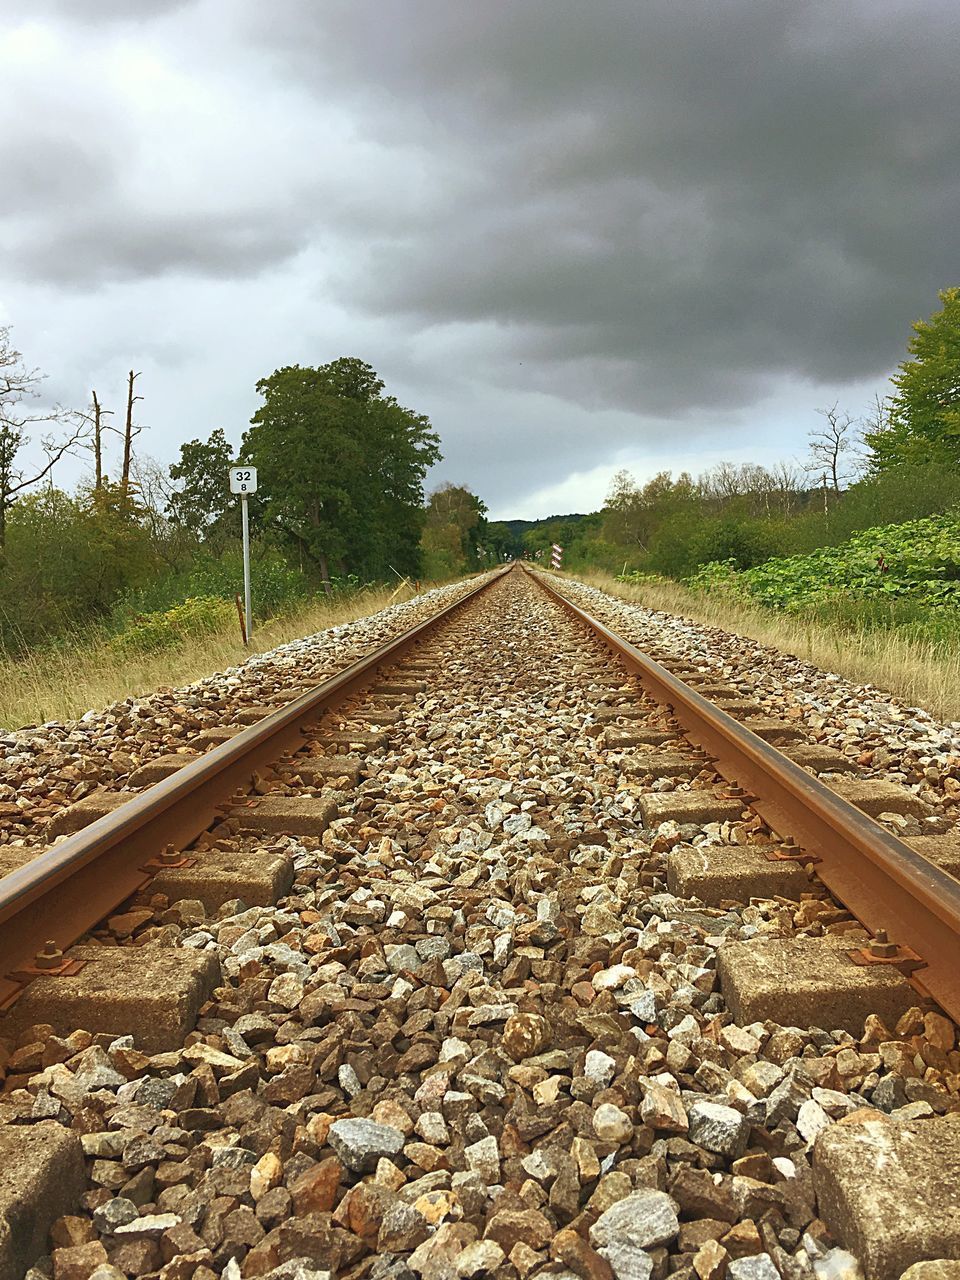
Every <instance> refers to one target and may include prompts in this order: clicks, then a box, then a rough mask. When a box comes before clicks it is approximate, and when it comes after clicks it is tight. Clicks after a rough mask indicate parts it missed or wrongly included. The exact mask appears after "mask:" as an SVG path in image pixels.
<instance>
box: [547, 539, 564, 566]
mask: <svg viewBox="0 0 960 1280" xmlns="http://www.w3.org/2000/svg"><path fill="white" fill-rule="evenodd" d="M562 564H563V547H561V546H558V545H557V543H556V542H554V543H552V544H551V546H550V568H551V569H559V568H560V566H561V565H562Z"/></svg>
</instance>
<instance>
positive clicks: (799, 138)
mask: <svg viewBox="0 0 960 1280" xmlns="http://www.w3.org/2000/svg"><path fill="white" fill-rule="evenodd" d="M18 19H19V20H20V21H21V22H22V23H23V24H25V25H24V26H23V30H24V31H26V32H27V33H28V34H27V36H23V39H24V41H25V48H26V50H27V55H28V56H27V57H26V58H25V59H24V58H20V59H18V60H16V61H15V63H14V64H12V70H13V73H14V74H15V75H16V76H17V77H18V79H17V81H16V84H15V85H14V87H13V88H11V89H10V90H8V92H9V93H10V95H11V97H10V104H11V105H10V110H15V111H16V112H17V119H18V127H17V129H16V130H10V131H8V132H7V133H6V134H5V137H4V141H3V143H2V144H0V171H2V172H4V174H5V201H4V205H3V208H2V210H0V235H2V237H3V248H4V251H5V252H4V263H5V265H4V267H3V279H2V280H0V285H2V284H3V283H6V285H7V292H8V293H10V289H11V286H14V291H13V294H12V295H11V297H12V298H13V301H14V302H16V303H17V305H18V306H19V308H20V310H19V311H18V312H16V313H15V312H14V311H13V310H11V313H10V315H9V316H6V317H5V318H7V319H11V320H13V321H15V322H16V323H17V324H18V335H17V336H18V340H19V341H20V343H21V345H22V346H24V347H25V348H26V347H28V346H29V343H28V341H27V339H28V338H29V337H30V335H31V331H32V332H34V333H35V334H36V335H37V337H38V339H43V340H44V341H46V340H47V339H48V338H49V341H50V342H51V343H52V344H53V345H52V347H51V348H50V349H47V348H45V347H43V346H42V345H41V351H42V354H43V359H44V362H45V364H46V366H47V367H48V368H51V366H57V365H60V366H62V367H64V368H67V369H74V368H79V369H93V368H99V367H100V362H101V361H102V360H103V359H104V358H105V357H104V355H103V353H104V352H107V351H109V349H110V346H111V344H113V345H115V346H116V347H117V348H118V349H124V348H125V346H132V347H134V349H135V350H140V351H143V352H145V353H151V366H150V376H151V378H152V379H154V381H155V382H161V383H162V380H163V379H164V378H167V379H168V380H169V387H168V388H167V390H166V391H164V390H162V389H161V388H157V389H156V390H155V391H154V395H155V396H156V397H157V402H158V403H157V404H156V412H155V414H154V417H153V421H154V423H155V424H156V425H155V428H154V431H155V435H154V437H153V441H154V442H156V441H158V440H160V439H161V438H164V439H166V440H167V443H166V444H165V445H164V449H165V450H166V452H167V453H168V454H172V453H175V452H176V446H177V444H178V443H179V441H180V440H181V439H184V438H187V437H189V436H192V435H197V434H205V433H206V432H207V431H208V430H209V429H210V426H211V423H210V421H209V418H210V415H211V413H213V412H214V411H216V412H219V408H218V406H219V404H220V403H221V402H223V403H224V404H226V405H228V406H229V413H230V416H231V420H232V421H233V422H234V423H235V424H238V429H239V425H240V424H242V423H243V421H244V420H245V418H246V417H248V416H249V413H250V411H251V409H252V407H253V399H252V385H253V383H254V381H255V379H256V377H258V376H260V375H261V374H262V373H264V372H265V371H267V369H266V365H267V364H268V363H269V362H270V361H274V362H276V363H283V362H287V361H288V360H293V359H298V360H301V361H303V360H311V361H321V360H324V359H330V358H333V357H335V356H337V355H339V354H342V353H344V352H356V353H357V354H360V355H362V356H363V357H364V358H366V359H369V360H370V361H371V363H373V364H375V365H376V366H377V367H378V368H379V369H380V371H381V372H382V373H383V374H384V376H385V377H386V378H387V380H388V383H389V384H390V385H391V387H393V386H394V384H396V385H397V388H398V392H399V393H400V394H401V398H403V399H405V400H406V401H407V402H408V403H411V404H413V405H415V406H416V407H417V408H422V409H424V410H426V411H428V412H432V413H433V416H434V418H435V420H436V423H437V425H438V427H439V428H440V430H441V433H442V434H443V437H444V442H445V448H446V452H447V453H448V456H449V463H448V466H447V468H446V469H445V470H444V471H443V472H441V478H442V477H444V476H445V475H447V474H449V475H450V476H451V477H452V478H455V479H458V480H466V481H468V482H469V481H470V478H471V476H476V477H477V483H478V486H480V485H483V486H484V487H485V492H486V494H487V496H488V497H491V498H494V499H495V498H496V496H497V493H501V494H506V493H510V494H511V495H515V496H516V497H517V498H518V499H519V498H520V497H521V496H522V495H523V494H524V493H530V492H532V491H533V490H535V489H540V488H544V487H548V486H549V485H550V484H557V483H560V482H561V481H563V479H564V478H565V477H566V476H568V475H569V474H570V473H571V472H574V471H578V470H579V471H589V470H590V469H591V468H593V467H595V466H597V465H598V464H609V465H610V466H611V467H612V466H613V465H614V464H615V463H616V461H618V460H619V459H621V458H622V457H623V455H624V453H625V452H629V451H631V450H632V455H631V456H634V457H638V456H641V455H642V456H643V457H647V458H649V459H650V465H651V466H653V465H655V462H656V459H657V458H659V457H660V456H661V454H662V452H663V437H664V432H665V431H667V430H668V429H669V427H668V424H669V423H673V424H674V427H673V431H674V434H675V436H676V439H677V440H678V441H679V440H682V441H683V442H684V443H685V445H686V447H688V448H689V449H691V450H693V451H694V452H696V451H697V450H703V451H709V450H711V449H714V450H715V449H717V448H721V449H722V448H723V447H726V445H727V444H728V443H731V442H737V441H740V442H741V443H742V441H743V439H744V438H745V437H746V436H747V435H748V434H749V431H750V430H751V425H750V424H751V422H753V423H754V425H753V427H752V430H753V432H754V435H755V439H756V447H757V449H758V450H759V449H762V448H766V447H767V446H768V444H769V440H768V439H767V438H766V437H765V435H764V432H765V430H766V428H765V427H764V426H763V425H762V424H760V425H757V414H758V412H759V409H758V406H760V405H763V406H766V407H765V408H764V410H763V412H764V413H765V414H766V413H768V412H769V406H770V405H779V406H780V409H779V410H778V411H777V412H775V413H774V414H773V417H772V419H769V420H773V421H776V422H777V423H778V424H779V425H777V426H776V427H775V428H771V430H773V431H775V434H776V436H777V438H778V440H779V439H782V441H783V451H784V452H791V451H792V452H797V451H798V444H799V443H800V442H801V441H802V434H803V428H802V427H800V426H798V423H799V421H800V419H799V414H800V413H801V412H803V413H809V412H811V410H810V404H811V403H812V404H814V405H815V404H816V403H818V402H821V401H825V400H832V399H833V398H834V397H835V396H836V395H837V394H842V393H843V389H844V387H845V386H849V387H851V388H853V387H857V388H859V390H858V392H857V394H860V393H861V392H862V389H863V386H864V385H865V384H867V383H869V382H870V380H876V382H877V384H879V383H880V382H881V380H882V379H883V378H884V377H885V375H886V374H887V373H888V372H889V370H890V368H891V367H892V366H893V365H894V364H895V363H896V362H897V361H898V360H899V359H901V358H902V355H903V352H904V348H905V341H906V337H907V335H908V333H909V325H910V323H911V321H912V320H914V319H915V318H917V317H918V316H921V315H925V314H928V313H929V312H930V311H931V310H932V309H933V307H934V305H935V301H936V299H935V295H936V290H937V289H938V288H941V287H943V286H945V285H947V284H951V283H956V282H957V281H956V274H955V273H956V263H957V259H956V230H955V223H956V209H957V206H958V197H960V132H958V131H957V129H956V119H957V117H958V109H960V81H958V77H957V76H956V72H955V51H956V48H957V47H958V37H960V10H958V9H957V7H956V6H955V5H954V4H952V3H948V0H918V2H917V3H910V4H908V3H905V2H904V0H851V3H848V4H845V5H843V6H839V5H837V4H836V3H834V0H808V2H807V3H804V4H802V5H770V4H768V3H766V2H765V0H725V3H724V4H723V5H708V4H703V5H678V4H676V3H675V0H673V2H668V0H648V3H645V4H643V5H638V4H636V3H635V0H599V2H598V3H595V4H592V5H584V4H582V3H580V2H579V0H524V2H523V3H522V4H519V3H516V2H515V0H484V3H483V4H476V3H473V0H324V3H323V4H316V3H314V2H313V0H275V2H274V3H272V4H270V5H264V4H262V3H259V2H256V0H145V3H143V4H138V5H137V6H130V5H128V4H123V3H120V0H84V2H83V3H82V4H73V3H70V4H67V3H66V0H31V3H30V4H27V3H26V0H16V2H15V3H14V5H13V6H12V7H11V8H10V9H9V16H8V17H6V18H5V22H12V23H14V24H15V23H16V20H18ZM36 30H40V31H41V34H42V36H43V39H39V42H38V39H37V38H36V35H35V33H36ZM31 33H33V34H31ZM45 41H46V42H45ZM31 42H32V43H31ZM31 57H33V58H34V59H35V61H34V62H33V63H31V61H30V58H31ZM31 67H33V68H34V69H33V70H32V71H31ZM24 68H25V69H24ZM2 92H3V90H2V88H0V93H2ZM118 291H119V292H118ZM58 297H59V298H61V299H66V298H68V297H71V298H73V299H75V300H76V301H77V303H78V304H79V303H83V304H85V305H86V306H87V308H88V310H89V311H90V312H91V314H92V313H93V312H95V313H96V323H94V324H91V325H90V333H89V334H87V333H84V332H71V331H69V330H68V329H67V328H65V327H63V326H61V327H59V328H57V329H56V331H55V332H54V330H53V329H51V327H50V325H49V322H48V318H47V317H48V315H49V312H44V309H45V308H48V307H50V306H54V307H55V306H56V300H57V298H58ZM158 297H159V298H160V301H159V302H158V301H157V298H158ZM41 298H42V299H43V302H42V305H41V303H40V301H39V299H41ZM118 298H122V304H123V305H122V306H121V307H119V308H118V306H117V299H118ZM33 299H36V301H32V300H33ZM10 305H11V307H12V305H13V303H12V302H11V304H10ZM228 310H229V312H230V316H231V320H233V318H234V316H235V315H238V314H239V315H240V316H242V317H243V323H242V324H240V322H239V321H236V322H234V323H231V324H223V323H221V322H219V317H220V316H221V315H224V314H225V313H226V311H228ZM80 311H81V313H82V311H83V307H80ZM41 313H43V314H41ZM131 315H132V316H133V317H134V319H133V320H131V319H130V316H131ZM0 318H4V317H0ZM201 319H202V321H203V323H201ZM22 322H25V324H26V333H25V334H24V333H23V332H21V331H20V330H19V326H20V325H21V323H22ZM191 350H192V351H193V357H192V359H191V358H190V355H189V353H190V351H191ZM164 351H167V352H170V353H176V357H177V358H176V359H173V358H172V357H171V359H170V361H165V360H164V357H163V354H162V353H163V352H164ZM38 358H39V357H38ZM130 358H132V354H131V357H129V358H128V357H127V356H123V357H122V361H123V363H124V364H126V363H128V360H129V359H130ZM204 365H206V366H207V367H208V368H213V369H216V370H217V371H218V376H220V377H223V378H235V379H236V384H235V386H231V387H230V388H229V389H227V388H224V389H223V390H222V392H221V393H220V394H219V395H218V396H216V397H214V396H212V395H208V394H207V390H206V388H205V389H204V395H201V396H191V395H190V391H189V380H190V378H193V379H195V380H197V381H202V380H204V373H203V368H204ZM98 376H99V375H98ZM184 379H186V380H187V384H188V385H187V387H186V389H185V388H184ZM57 384H58V390H59V387H60V379H58V380H57ZM798 388H806V391H805V392H804V394H803V395H802V396H801V395H800V394H799V392H798ZM174 389H175V390H174ZM184 390H186V393H185V394H184ZM204 396H206V399H205V398H204ZM801 402H802V409H800V408H797V407H796V406H798V405H800V404H801ZM167 403H170V404H174V403H175V404H176V405H177V412H176V415H173V414H171V416H170V424H169V427H168V429H167V433H166V436H164V435H163V430H164V429H163V427H162V420H163V409H164V405H165V404H167ZM182 405H185V406H187V407H186V409H181V406H182ZM854 407H855V408H856V407H857V406H854ZM791 412H792V413H793V414H794V416H793V417H791V416H790V415H791ZM191 414H193V415H194V417H192V418H191V416H190V415H191ZM784 424H786V425H784ZM153 447H156V444H155V443H154V444H153ZM161 451H163V450H161ZM692 465H694V466H695V465H696V463H695V462H694V463H693V464H692Z"/></svg>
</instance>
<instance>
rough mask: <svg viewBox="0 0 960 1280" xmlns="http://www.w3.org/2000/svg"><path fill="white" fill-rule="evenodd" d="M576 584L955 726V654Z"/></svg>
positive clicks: (723, 607)
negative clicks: (790, 657) (759, 647)
mask: <svg viewBox="0 0 960 1280" xmlns="http://www.w3.org/2000/svg"><path fill="white" fill-rule="evenodd" d="M577 580H578V581H580V582H585V583H587V584H588V585H589V586H592V587H598V588H599V589H600V590H601V591H606V592H609V594H610V595H613V596H618V597H619V598H620V599H621V600H628V601H630V602H631V603H633V604H640V605H643V606H645V607H646V608H648V609H659V610H662V611H663V612H665V613H675V614H679V615H680V616H681V617H684V618H689V619H691V621H693V622H699V623H703V624H705V625H707V626H711V627H722V628H723V629H724V630H725V631H733V632H736V633H737V634H738V635H742V636H749V637H750V639H752V640H759V641H760V643H761V644H767V645H770V646H771V648H773V649H779V650H780V652H781V653H789V654H795V655H796V656H797V657H798V658H802V659H803V660H804V661H805V662H809V663H812V664H813V665H814V666H815V667H820V668H822V669H823V670H826V671H833V672H836V673H837V674H838V675H841V676H845V677H846V678H847V679H848V680H853V681H856V682H862V683H870V684H874V685H876V686H877V687H878V688H880V689H885V690H886V691H887V692H889V693H892V694H893V695H894V696H895V697H897V698H900V699H902V700H903V701H904V702H906V703H908V704H909V705H910V706H912V707H922V708H924V710H926V711H929V712H930V714H931V715H934V716H937V717H938V718H939V719H942V720H951V721H958V720H960V648H958V647H954V646H952V645H949V644H944V643H942V642H937V641H929V640H917V639H915V638H912V637H910V636H905V635H901V634H898V633H897V632H896V631H893V630H886V631H884V630H878V629H869V628H859V629H851V628H844V627H839V626H829V625H827V624H825V623H821V622H812V621H806V620H804V619H803V618H802V617H794V616H790V615H787V614H781V613H772V612H770V611H767V610H764V609H760V608H758V607H756V606H751V605H749V604H742V603H739V602H737V601H735V600H730V599H725V598H722V597H719V596H710V595H704V594H701V593H699V592H695V591H690V590H689V589H688V588H686V587H683V586H681V585H680V584H679V583H676V582H667V581H659V582H644V583H639V584H636V585H633V584H631V583H626V582H618V581H617V580H616V578H613V577H611V576H610V575H609V574H605V573H588V574H584V575H582V576H579V577H578V579H577Z"/></svg>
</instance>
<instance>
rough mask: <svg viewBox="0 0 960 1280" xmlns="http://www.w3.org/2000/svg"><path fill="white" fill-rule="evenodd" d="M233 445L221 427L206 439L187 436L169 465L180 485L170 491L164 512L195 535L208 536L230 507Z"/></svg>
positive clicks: (221, 521)
mask: <svg viewBox="0 0 960 1280" xmlns="http://www.w3.org/2000/svg"><path fill="white" fill-rule="evenodd" d="M232 465H233V448H232V446H231V444H230V442H229V440H228V439H227V437H226V436H225V435H224V433H223V429H222V428H221V427H217V428H216V430H215V431H213V432H211V434H210V438H209V439H208V440H189V441H187V443H186V444H182V445H181V446H180V461H179V462H175V463H174V464H173V466H172V467H171V468H170V479H171V480H173V481H174V482H175V483H176V484H177V485H178V486H179V487H178V488H177V489H176V490H175V491H174V492H173V493H172V494H171V495H170V500H169V502H168V503H167V514H168V515H169V516H170V519H171V520H173V521H174V522H175V523H176V524H179V525H181V526H182V527H183V528H184V529H188V530H189V531H190V532H191V533H192V534H194V535H195V536H196V537H198V538H201V537H209V535H210V534H211V532H212V531H214V530H217V529H221V530H222V528H223V525H224V523H225V516H226V514H227V511H228V510H229V508H230V507H231V505H232V504H231V499H230V487H229V481H228V477H227V472H228V469H229V468H230V467H231V466H232Z"/></svg>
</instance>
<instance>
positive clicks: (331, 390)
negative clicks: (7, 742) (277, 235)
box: [0, 330, 488, 652]
mask: <svg viewBox="0 0 960 1280" xmlns="http://www.w3.org/2000/svg"><path fill="white" fill-rule="evenodd" d="M140 376H141V375H140V374H138V373H137V372H135V371H134V370H131V371H130V373H129V374H128V376H127V378H126V386H125V392H126V394H125V407H124V411H123V413H122V415H121V417H120V421H119V423H118V424H117V425H114V422H113V421H111V418H112V417H113V415H112V414H111V412H110V411H109V410H108V409H106V408H105V407H104V404H103V403H102V400H101V397H100V396H99V395H98V394H97V392H96V391H94V392H93V393H92V396H91V403H90V405H89V407H88V408H85V409H84V410H82V411H72V410H69V409H65V408H64V407H62V406H59V405H58V406H54V407H53V408H47V409H42V408H41V409H36V407H35V406H37V405H41V404H42V401H41V398H40V393H41V375H40V374H39V373H38V372H37V371H35V370H32V369H30V368H28V367H27V365H26V364H25V362H24V360H23V358H22V356H21V355H20V353H19V352H18V351H17V350H16V349H15V348H14V347H13V344H12V341H11V336H10V332H9V330H0V646H2V647H3V648H4V649H6V650H7V651H14V652H16V651H22V650H24V649H26V648H29V647H30V646H31V645H33V644H36V643H37V642H39V641H49V640H50V639H51V638H56V637H58V636H63V635H64V634H68V633H71V632H75V631H77V630H78V629H82V628H84V627H85V626H88V625H90V624H95V625H105V626H107V627H108V628H109V627H115V626H121V625H123V622H124V620H125V619H128V618H130V617H131V616H134V615H136V614H138V613H144V612H149V611H151V610H160V609H166V608H169V607H171V606H173V605H176V604H178V603H180V602H181V601H182V600H183V599H185V598H187V597H190V596H196V595H219V596H225V597H228V598H229V597H230V596H232V594H233V593H234V592H235V591H236V590H237V589H238V585H239V582H240V580H241V574H240V548H239V518H238V514H237V507H236V501H237V500H236V499H234V498H232V497H231V495H230V493H229V489H228V485H227V472H228V468H229V467H230V466H231V465H233V464H236V463H249V464H252V465H254V466H256V467H257V469H258V478H259V487H258V491H257V494H256V495H255V496H254V497H253V498H252V499H251V522H252V528H253V534H254V547H253V555H254V559H255V561H256V570H255V574H256V578H255V581H256V588H257V591H256V595H257V604H258V606H259V609H260V611H261V612H265V613H270V612H272V611H274V610H276V609H279V608H283V607H286V606H288V605H290V604H292V603H295V602H296V601H297V600H300V599H302V598H303V597H304V596H309V595H310V594H312V593H314V592H317V591H325V592H328V593H329V592H333V591H336V590H342V589H345V588H350V587H352V586H355V585H357V584H359V583H363V582H368V581H385V580H397V579H403V578H409V579H411V580H415V579H416V578H418V577H420V576H421V575H423V574H427V575H429V576H431V577H447V576H454V575H456V574H459V573H462V572H465V571H467V570H469V569H474V568H479V567H481V565H482V564H484V563H486V562H487V560H488V556H487V552H486V549H485V548H484V545H483V542H484V538H483V534H484V529H485V508H484V506H483V504H482V502H480V500H479V499H478V498H477V497H476V496H475V495H473V494H472V493H471V492H470V491H469V490H468V489H466V488H464V487H463V486H454V485H445V486H442V487H441V488H440V489H439V490H437V491H436V492H435V493H434V494H432V495H431V497H430V499H429V501H427V500H425V497H424V481H425V477H426V474H427V470H428V468H429V467H430V466H431V465H432V464H433V463H435V462H436V461H438V460H439V459H440V457H441V453H440V441H439V436H438V435H437V433H436V432H435V431H434V429H433V428H432V426H431V424H430V422H429V420H428V419H427V417H426V416H424V415H423V414H420V413H417V412H415V411H414V410H411V409H408V408H405V407H404V406H402V405H401V404H399V403H398V401H397V400H396V399H395V397H393V396H390V395H389V394H387V393H386V390H385V387H384V383H383V381H382V380H381V379H380V378H379V377H378V376H377V374H376V372H375V371H374V370H373V369H372V368H371V367H370V366H369V365H368V364H366V363H364V362H363V361H362V360H360V359H357V358H353V357H343V358H341V359H339V360H334V361H332V362H331V363H329V364H326V365H321V366H319V367H316V368H304V367H301V366H299V365H292V366H286V367H284V368H281V369H278V370H275V371H274V372H273V373H272V374H271V375H270V376H269V377H266V378H263V379H261V380H260V381H259V382H258V383H257V387H256V389H257V392H258V394H259V397H260V404H259V407H258V408H257V410H256V412H255V413H254V414H253V417H252V420H251V423H250V426H249V428H248V430H247V431H246V433H245V434H244V436H243V439H242V441H241V444H240V447H239V449H238V450H236V451H235V450H234V449H233V447H232V446H231V444H230V442H229V441H228V439H227V437H226V434H225V432H224V431H223V430H222V429H221V428H217V429H215V430H214V431H212V432H211V433H210V435H209V436H208V437H207V438H206V439H196V440H191V441H188V442H186V443H184V444H183V445H182V446H181V447H180V452H179V457H178V459H177V461H176V462H175V463H174V464H173V465H172V466H170V467H169V468H164V467H162V466H161V465H160V464H158V463H156V462H155V461H153V460H152V459H150V458H149V457H147V456H145V455H141V454H138V451H137V448H136V447H135V441H136V439H137V437H138V435H139V434H140V433H141V431H142V430H143V424H141V423H139V422H138V421H137V413H138V410H137V408H136V406H137V405H138V404H140V403H141V402H142V400H143V396H142V395H141V394H140V392H139V386H140V384H139V382H138V379H139V378H140ZM32 432H38V433H39V441H38V443H39V445H40V448H41V450H42V452H43V455H44V460H43V461H41V462H38V463H37V465H36V466H34V467H33V469H32V470H31V469H30V468H28V467H27V466H26V465H25V464H24V462H23V459H24V457H25V456H27V446H28V445H29V444H30V435H31V433H32ZM111 445H112V446H113V447H112V448H111V447H110V446H111ZM111 452H114V453H116V454H117V455H118V456H117V458H116V464H115V466H114V468H113V474H111V468H110V467H109V466H108V456H109V454H110V453H111ZM84 453H86V454H88V455H89V457H90V460H91V462H92V464H93V465H92V468H91V472H90V474H87V475H85V476H84V478H83V479H82V481H81V482H80V483H79V484H78V485H77V486H76V487H75V488H74V489H73V490H72V491H71V492H67V491H65V490H64V489H62V488H59V487H57V486H55V484H54V469H55V467H56V465H57V463H59V462H60V461H61V460H62V459H63V458H64V457H66V456H67V455H68V454H71V455H74V456H76V455H81V456H82V455H83V454H84Z"/></svg>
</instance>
